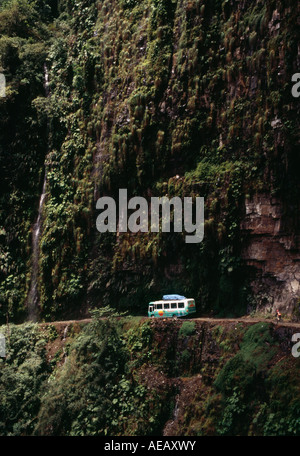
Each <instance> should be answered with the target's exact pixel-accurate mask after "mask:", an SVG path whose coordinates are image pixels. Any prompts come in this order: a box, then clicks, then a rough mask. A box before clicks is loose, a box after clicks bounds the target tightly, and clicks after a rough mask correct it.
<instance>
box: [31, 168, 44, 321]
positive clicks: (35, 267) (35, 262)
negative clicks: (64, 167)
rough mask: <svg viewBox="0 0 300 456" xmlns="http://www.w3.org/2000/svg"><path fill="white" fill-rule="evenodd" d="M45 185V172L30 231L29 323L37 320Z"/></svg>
mask: <svg viewBox="0 0 300 456" xmlns="http://www.w3.org/2000/svg"><path fill="white" fill-rule="evenodd" d="M46 184H47V174H46V172H45V177H44V184H43V190H42V194H41V197H40V204H39V211H38V217H37V220H36V222H35V224H34V225H33V230H32V273H31V286H30V291H29V295H28V303H27V306H28V319H29V320H30V321H37V320H38V314H39V311H38V301H39V294H38V274H39V256H40V255H39V240H40V232H41V222H42V210H43V206H44V200H45V196H46Z"/></svg>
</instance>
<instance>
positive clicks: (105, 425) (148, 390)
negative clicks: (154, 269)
mask: <svg viewBox="0 0 300 456" xmlns="http://www.w3.org/2000/svg"><path fill="white" fill-rule="evenodd" d="M291 331H293V330H290V329H287V328H284V327H278V328H277V327H274V326H273V325H272V324H266V323H258V324H254V325H250V326H249V325H247V324H241V323H238V324H237V323H226V324H223V325H220V326H219V325H216V324H215V323H214V324H208V323H201V322H197V321H195V322H191V321H184V322H179V321H177V322H176V321H171V320H169V321H152V320H151V321H150V320H145V319H144V320H141V319H133V318H125V319H124V318H123V319H117V318H115V317H114V318H108V319H106V320H99V319H97V318H95V319H94V320H93V321H92V323H89V324H87V325H85V326H83V327H82V328H80V327H78V323H77V324H74V325H73V326H72V325H71V326H70V327H68V330H67V331H65V330H63V328H61V329H59V327H58V326H54V325H46V326H38V325H33V324H27V325H21V326H11V327H10V333H9V338H8V339H7V357H6V359H2V360H0V392H1V394H0V434H1V435H15V436H17V435H56V436H58V435H66V436H67V435H68V436H69V435H72V436H82V435H87V436H92V435H108V436H109V435H110V436H118V435H120V436H135V435H142V436H147V435H172V436H174V435H175V436H176V435H178V436H201V435H204V436H205V435H265V436H270V435H274V436H277V435H300V427H299V406H300V396H299V388H298V385H299V380H300V378H299V376H300V365H299V358H294V357H293V356H292V355H291V350H290V349H291V344H290V341H291V334H292V332H291ZM1 332H6V335H7V336H8V334H7V327H2V328H1Z"/></svg>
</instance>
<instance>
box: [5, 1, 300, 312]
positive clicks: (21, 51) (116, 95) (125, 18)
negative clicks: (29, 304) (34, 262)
mask: <svg viewBox="0 0 300 456" xmlns="http://www.w3.org/2000/svg"><path fill="white" fill-rule="evenodd" d="M23 3H24V5H26V4H27V2H25V0H24V1H23ZM23 3H22V5H23ZM50 6H51V7H52V9H51V8H50V7H49V9H48V10H47V8H46V10H45V11H43V15H41V14H40V15H39V16H37V15H36V12H35V10H34V8H36V6H33V5H31V8H30V9H29V10H28V11H27V10H26V8H25V6H24V8H25V9H24V10H22V14H25V15H26V14H29V13H30V14H31V16H30V17H31V21H32V23H33V25H34V26H35V27H36V28H37V29H38V31H39V33H40V35H39V34H38V32H36V33H35V34H34V40H37V42H38V45H39V46H41V47H42V49H43V53H40V52H39V53H38V54H37V52H36V48H30V47H29V44H28V43H27V45H26V46H27V47H26V46H25V44H26V43H25V42H24V40H25V38H24V34H25V36H26V33H27V32H26V31H24V30H23V29H22V28H20V27H17V25H18V22H17V25H16V26H14V25H12V24H11V23H10V26H9V27H8V26H7V27H6V28H5V27H4V29H3V34H4V35H5V37H4V38H2V39H1V40H2V41H1V42H2V43H4V44H3V46H4V45H5V48H4V47H3V49H5V54H4V56H5V59H4V60H3V63H2V65H3V66H4V67H5V68H6V69H7V71H8V73H9V74H10V75H11V76H10V78H11V80H10V78H8V82H9V83H13V84H14V85H13V87H14V90H15V91H16V93H18V97H19V98H18V103H19V104H21V106H22V107H23V108H24V109H27V108H26V106H27V104H26V103H29V102H30V106H31V109H33V112H32V113H31V117H30V119H31V124H30V123H29V122H27V127H26V129H24V131H26V134H25V133H24V131H23V130H22V131H23V133H20V135H21V139H22V140H23V142H24V144H27V145H29V144H31V139H30V138H31V133H32V134H33V132H35V135H37V137H38V138H43V140H42V142H41V143H39V144H37V145H36V146H34V147H33V146H32V147H30V151H31V152H30V154H31V155H30V166H28V169H27V168H26V169H22V167H21V169H19V170H18V173H19V174H20V176H21V177H20V180H21V181H22V182H24V181H26V180H28V176H29V181H30V183H31V184H30V185H32V191H31V194H32V195H34V196H36V206H37V204H38V194H39V191H40V189H41V186H42V184H41V178H40V184H39V182H38V181H39V179H37V176H43V174H44V173H43V170H42V163H43V161H45V163H46V170H47V198H46V200H45V205H44V209H43V226H42V235H41V239H40V257H39V284H38V285H39V287H38V289H39V303H40V308H41V313H42V317H44V318H47V319H54V318H57V317H58V316H62V315H71V314H73V315H81V314H82V313H84V312H85V311H86V309H87V308H88V307H94V306H99V305H107V304H110V305H114V306H118V307H119V308H121V309H122V308H123V307H124V308H126V309H128V308H129V309H130V311H132V312H142V313H145V305H146V303H147V301H148V299H153V297H155V296H157V297H160V296H161V295H162V294H163V293H164V292H170V290H177V291H178V292H180V293H182V294H187V295H189V296H193V297H195V299H196V300H197V304H198V308H199V309H200V310H202V311H205V312H207V311H213V312H215V313H218V314H221V313H223V314H224V315H225V314H227V315H228V314H229V313H231V314H236V315H237V314H242V313H245V312H246V310H247V309H252V308H255V306H256V305H259V306H262V307H264V302H265V301H264V296H265V295H268V294H269V289H270V286H269V288H268V282H267V281H265V282H264V283H265V285H264V290H263V292H262V293H261V296H258V302H256V301H255V299H252V297H251V293H250V294H249V291H251V290H249V285H250V281H251V280H252V279H253V274H252V272H251V271H249V270H248V266H249V265H250V266H251V265H252V263H251V262H249V261H248V258H247V256H246V255H243V253H242V252H243V250H244V249H245V248H246V247H247V245H248V244H249V242H250V244H251V239H250V241H249V229H248V228H249V227H247V226H246V231H245V230H244V229H243V225H242V227H241V223H243V221H244V218H245V216H246V208H247V206H246V200H247V201H248V200H249V199H251V198H253V197H255V195H262V194H267V195H268V196H275V197H276V198H277V199H278V202H279V203H278V204H279V205H280V207H281V208H282V217H281V220H282V223H283V225H284V226H285V232H286V234H287V235H288V236H289V235H293V234H294V233H297V232H298V229H299V220H298V216H296V215H295V214H298V213H299V211H297V208H298V204H299V180H298V177H297V169H298V167H299V158H298V154H297V152H296V150H297V144H298V140H299V138H298V130H299V129H298V120H297V105H296V102H297V99H295V98H293V97H292V95H291V77H292V74H293V73H295V72H296V71H297V67H296V65H297V52H298V48H297V46H298V43H297V40H296V25H297V11H296V7H295V5H294V3H293V2H292V0H288V1H287V2H279V1H275V0H267V1H265V2H261V1H258V0H257V1H235V2H230V1H223V2H221V1H218V0H210V1H209V0H204V1H200V0H192V1H191V0H177V1H175V0H174V1H171V0H167V1H166V0H165V1H162V0H143V1H134V0H131V1H125V0H112V1H108V0H104V1H84V0H79V1H76V2H74V1H72V0H68V1H66V2H60V3H59V4H58V5H56V4H54V3H53V4H51V5H50ZM24 11H25V12H24ZM2 14H6V15H8V16H9V14H10V13H9V7H8V12H4V13H2ZM55 16H57V18H56V19H55ZM21 18H22V16H21ZM41 18H42V20H41ZM20 21H21V19H20ZM41 23H42V25H43V26H42V29H41V30H40V29H39V28H38V27H37V25H38V24H41ZM12 43H14V46H13V47H11V45H12ZM30 43H31V44H30V46H33V45H32V41H31V42H30ZM22 46H23V47H22ZM28 49H31V52H33V51H34V50H35V54H34V55H35V56H37V55H38V56H40V58H41V60H45V61H46V63H47V67H48V69H49V80H50V84H49V89H50V96H49V97H47V98H46V97H45V93H43V87H42V77H43V74H42V73H41V69H42V66H41V64H42V62H39V60H38V59H37V57H36V60H34V62H36V64H37V66H38V68H40V73H37V72H35V71H33V70H32V69H28V71H27V73H26V74H27V78H26V81H27V82H26V84H25V83H24V80H23V79H21V78H18V77H17V75H18V71H20V68H21V67H20V64H22V63H24V62H25V63H26V64H28V56H27V54H26V52H25V51H27V52H29V51H28ZM14 52H15V53H16V55H17V57H16V58H18V59H19V60H18V61H15V60H13V56H14V55H15V54H14ZM44 53H45V54H44ZM1 55H2V54H1ZM19 61H20V62H21V63H20V62H19ZM32 62H33V60H32ZM26 69H27V66H26ZM36 74H39V78H38V79H39V84H40V86H39V90H38V93H37V92H34V91H32V90H31V92H30V97H29V98H28V94H27V98H26V97H25V95H24V94H23V95H22V87H23V85H24V84H25V86H26V87H28V89H29V88H33V87H37V86H36V82H35V79H34V78H35V77H36V76H35V75H36ZM14 93H15V92H14ZM14 96H16V95H12V94H11V93H10V92H9V93H8V97H7V99H6V100H5V101H3V100H1V103H4V106H6V107H7V106H12V107H15V108H16V103H17V101H16V100H14V98H13V97H14ZM25 100H26V102H25ZM1 122H2V125H4V123H5V122H8V124H9V125H11V123H12V122H14V119H13V116H12V115H11V116H10V115H7V116H6V117H1ZM18 125H20V124H18ZM37 127H38V128H39V129H38V130H37ZM1 134H2V133H1ZM34 137H36V136H34ZM3 141H4V139H3V140H2V139H1V144H10V145H12V139H11V138H5V141H4V143H3ZM34 144H35V143H34ZM3 147H4V146H3ZM35 147H36V149H37V150H38V158H35V154H36V152H34V150H35ZM12 150H13V154H16V149H12ZM2 155H3V154H2ZM3 156H4V155H3ZM24 156H26V157H27V156H29V155H28V154H25V152H24ZM16 158H18V157H16ZM22 159H23V158H22ZM33 160H35V163H33ZM21 161H22V160H21ZM14 163H15V162H14ZM7 166H8V165H6V167H7ZM5 169H6V171H5V172H6V179H7V180H9V178H10V176H11V175H12V174H13V173H14V166H13V164H11V165H9V166H8V167H7V168H5ZM19 174H17V175H19ZM20 180H16V181H14V182H13V184H12V191H14V192H15V193H11V194H16V195H19V194H20V192H22V191H23V193H22V194H23V195H25V199H26V201H25V202H24V205H22V207H23V209H24V210H25V216H24V214H23V212H19V211H16V212H14V213H15V218H16V221H14V220H12V219H11V218H10V217H9V216H8V214H9V213H11V212H13V206H14V204H15V203H14V201H15V200H12V199H11V198H10V199H9V201H10V203H9V204H10V206H9V207H8V206H7V204H8V203H7V201H5V197H4V198H3V202H2V203H1V204H2V208H3V209H2V212H1V214H3V216H1V217H2V219H1V224H2V225H3V230H2V231H1V232H0V235H1V246H2V247H1V248H2V250H3V252H2V250H1V252H2V253H1V255H2V256H3V259H5V261H6V263H7V266H6V263H5V266H3V268H2V269H1V271H2V272H1V273H2V277H3V281H4V285H3V287H2V294H1V299H2V303H3V304H2V315H4V314H5V313H6V312H7V310H9V313H10V314H11V315H19V316H20V315H21V314H20V311H21V310H22V309H23V310H24V305H25V303H26V296H27V295H28V292H29V289H30V272H31V265H30V258H31V239H30V235H29V233H30V226H32V223H34V220H35V213H34V210H33V209H34V207H36V206H34V204H30V201H27V197H28V190H27V188H26V187H25V188H24V190H21V184H20ZM119 188H127V189H128V196H129V197H131V196H136V195H138V196H144V197H147V198H150V197H151V196H164V195H166V196H169V197H171V196H180V197H184V196H194V197H195V196H203V197H205V202H206V203H205V204H206V207H205V208H206V212H205V218H206V224H205V239H204V242H202V243H201V244H198V245H193V246H190V245H187V244H185V242H184V237H183V236H182V235H179V234H155V233H153V234H151V233H150V234H145V233H144V234H141V233H140V234H137V235H130V234H120V235H118V234H101V235H100V234H99V233H97V232H96V217H97V212H96V211H95V207H96V200H97V199H98V197H100V196H102V195H111V196H113V197H115V198H116V199H117V197H118V191H119ZM22 189H23V187H22ZM24 220H26V222H24ZM19 226H20V230H21V232H22V236H19V235H18V232H17V231H16V229H14V227H19ZM250 236H251V233H250ZM295 239H296V240H295ZM298 248H299V246H298V238H296V237H294V247H293V249H294V251H295V250H296V251H298ZM277 255H280V251H279V250H278V253H277ZM245 259H246V260H247V261H246V262H245V261H244V260H245ZM3 261H4V260H3ZM278 261H279V262H280V259H279V260H278ZM291 261H294V260H293V259H291ZM293 265H294V266H295V268H296V269H297V263H295V264H294V263H293ZM255 266H257V264H256V265H255ZM258 270H259V269H258ZM255 272H257V268H256V270H255ZM298 273H299V271H298V269H297V270H295V271H294V270H293V274H294V276H293V278H291V277H290V275H289V277H287V278H285V279H284V280H286V281H287V283H291V282H292V281H293V280H296V281H298V280H299V278H297V277H298V276H297V277H296V275H297V274H298ZM270 274H273V276H274V280H275V281H276V278H277V279H279V280H282V277H280V273H279V272H278V271H275V272H274V273H273V272H272V271H270V270H269V269H268V265H267V264H266V266H265V269H264V270H263V272H262V276H263V277H268V275H270ZM260 282H261V276H259V277H258V283H260ZM294 285H295V284H294ZM272 286H273V282H272ZM255 294H256V293H255ZM247 296H248V299H247ZM297 296H298V295H297V292H296V294H295V293H294V294H292V293H291V295H290V296H288V297H287V298H286V301H282V302H284V305H285V306H286V307H287V308H288V310H289V311H291V310H293V309H294V307H295V302H296V301H297ZM274 302H276V301H275V300H274V299H273V301H272V297H271V303H268V305H269V308H272V306H273V305H274Z"/></svg>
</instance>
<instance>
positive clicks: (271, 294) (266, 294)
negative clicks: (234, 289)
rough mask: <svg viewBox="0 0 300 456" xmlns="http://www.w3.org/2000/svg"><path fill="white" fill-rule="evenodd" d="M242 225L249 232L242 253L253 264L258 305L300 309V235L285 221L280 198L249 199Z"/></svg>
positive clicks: (258, 197)
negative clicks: (299, 307)
mask: <svg viewBox="0 0 300 456" xmlns="http://www.w3.org/2000/svg"><path fill="white" fill-rule="evenodd" d="M245 211H246V213H245V217H244V219H243V221H242V223H241V229H242V230H243V231H244V233H248V241H247V242H246V244H245V247H244V249H243V252H242V256H243V258H244V260H246V263H247V264H248V266H250V267H252V269H253V275H252V282H251V285H252V289H253V292H254V295H255V297H256V299H257V306H258V309H260V310H262V309H264V310H265V311H266V312H273V311H275V310H276V308H279V309H281V310H282V311H283V312H286V313H291V312H292V311H293V310H295V311H296V312H297V310H298V309H297V308H298V303H299V298H300V250H299V240H300V236H299V235H296V234H294V233H293V231H292V229H291V227H289V226H287V224H286V223H284V222H283V220H284V218H283V216H284V209H283V204H282V202H281V201H280V199H279V198H275V197H272V196H270V195H269V194H257V195H255V196H254V197H253V198H251V199H246V202H245Z"/></svg>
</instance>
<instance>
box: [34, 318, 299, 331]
mask: <svg viewBox="0 0 300 456" xmlns="http://www.w3.org/2000/svg"><path fill="white" fill-rule="evenodd" d="M141 318H145V319H148V317H141ZM103 319H105V317H103ZM162 319H163V318H162ZM157 320H158V319H157ZM178 320H180V318H178ZM186 320H190V321H191V320H193V321H201V322H207V323H220V324H226V323H248V324H255V323H273V324H274V325H276V326H287V327H292V328H299V329H300V322H298V323H297V322H291V321H285V320H284V319H283V320H281V321H280V322H278V323H277V321H276V319H275V318H272V319H271V318H251V317H248V316H245V317H239V318H213V317H195V318H190V319H187V318H183V321H186ZM91 321H92V319H91V318H85V319H82V320H62V321H52V322H40V323H39V324H40V325H45V326H47V325H54V326H70V325H73V324H87V323H90V322H91Z"/></svg>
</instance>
